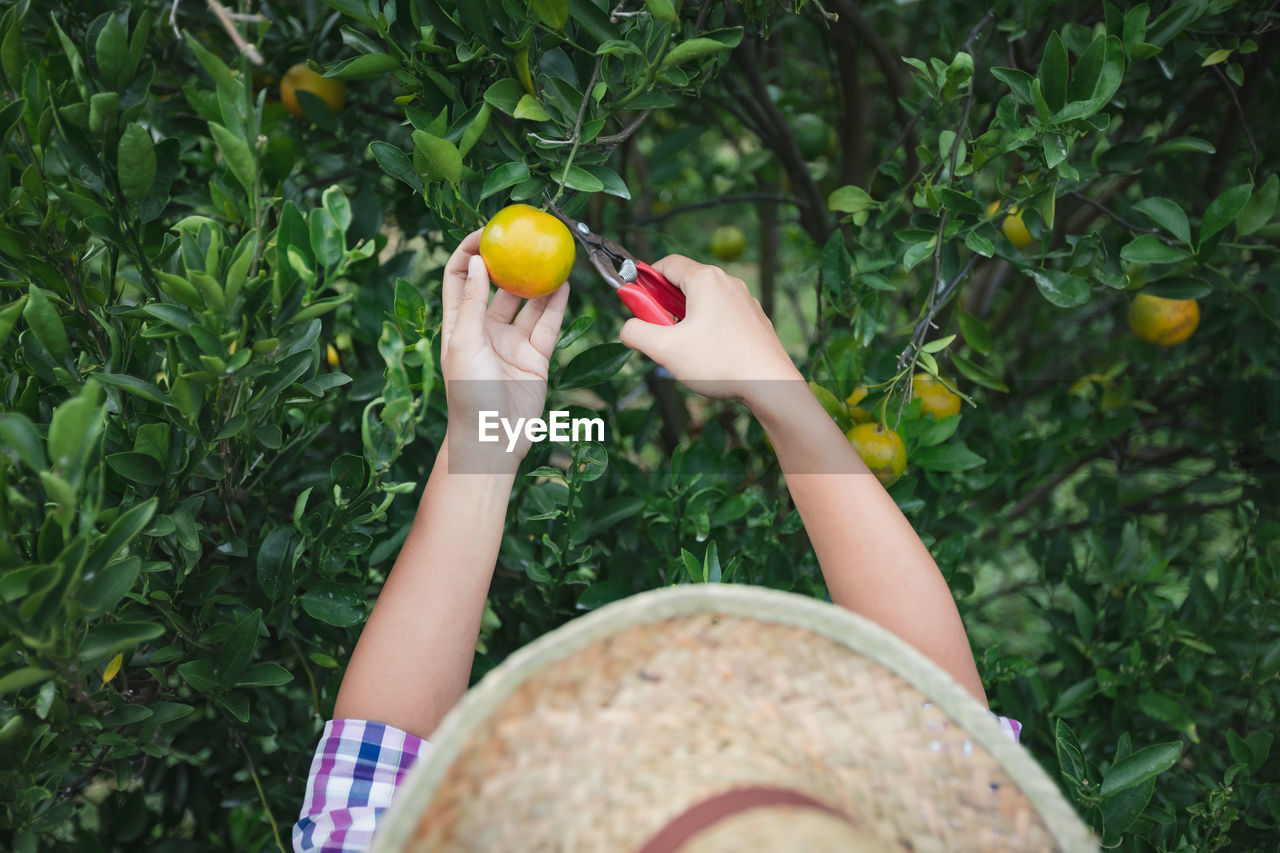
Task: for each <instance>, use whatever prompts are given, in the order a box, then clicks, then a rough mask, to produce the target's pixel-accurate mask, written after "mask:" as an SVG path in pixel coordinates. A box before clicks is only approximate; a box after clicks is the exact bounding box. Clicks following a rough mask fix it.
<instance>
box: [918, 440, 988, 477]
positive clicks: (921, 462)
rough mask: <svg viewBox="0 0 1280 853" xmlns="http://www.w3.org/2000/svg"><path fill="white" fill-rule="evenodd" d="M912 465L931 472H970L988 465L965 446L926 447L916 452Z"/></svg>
mask: <svg viewBox="0 0 1280 853" xmlns="http://www.w3.org/2000/svg"><path fill="white" fill-rule="evenodd" d="M911 464H912V465H915V466H917V467H920V468H924V469H926V470H929V471H949V472H954V471H969V470H971V469H973V468H979V467H981V466H983V465H985V464H987V460H985V459H983V458H982V457H981V456H979V455H978V454H976V453H974V452H973V451H972V450H970V449H969V448H967V447H965V446H964V445H963V444H943V445H938V446H936V447H925V448H922V449H920V450H917V451H916V452H915V455H913V456H912V457H911Z"/></svg>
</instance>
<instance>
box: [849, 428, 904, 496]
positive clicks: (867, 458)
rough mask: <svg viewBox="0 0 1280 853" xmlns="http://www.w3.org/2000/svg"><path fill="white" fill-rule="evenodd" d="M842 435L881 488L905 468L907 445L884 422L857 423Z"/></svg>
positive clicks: (886, 485)
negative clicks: (874, 476)
mask: <svg viewBox="0 0 1280 853" xmlns="http://www.w3.org/2000/svg"><path fill="white" fill-rule="evenodd" d="M845 438H847V439H849V443H850V444H851V445H853V449H854V450H856V451H857V452H858V455H859V456H861V457H862V461H863V462H865V463H866V465H867V467H868V468H870V469H871V473H872V474H875V475H876V479H877V480H879V481H880V484H881V485H882V486H884V487H885V488H888V487H889V486H892V485H893V484H894V483H896V482H897V481H898V478H899V477H901V476H902V472H904V471H906V470H907V446H906V445H905V444H903V443H902V438H901V437H900V436H899V435H898V434H897V433H896V432H894V431H893V430H891V429H889V428H888V427H887V426H885V425H884V424H876V423H866V424H858V425H857V426H856V427H854V428H853V429H851V430H849V431H848V432H846V433H845Z"/></svg>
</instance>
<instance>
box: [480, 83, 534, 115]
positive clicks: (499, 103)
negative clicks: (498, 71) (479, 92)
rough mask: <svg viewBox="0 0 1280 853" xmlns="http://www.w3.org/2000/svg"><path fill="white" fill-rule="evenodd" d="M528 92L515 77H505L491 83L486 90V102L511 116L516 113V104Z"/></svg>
mask: <svg viewBox="0 0 1280 853" xmlns="http://www.w3.org/2000/svg"><path fill="white" fill-rule="evenodd" d="M526 94H528V93H527V92H525V90H524V86H522V85H521V84H520V81H519V80H517V79H516V78H514V77H504V78H503V79H501V80H499V81H498V82H496V83H494V84H493V85H491V86H490V87H489V88H488V89H486V90H485V92H484V102H485V103H486V104H488V105H489V106H491V107H493V108H494V109H495V110H498V111H499V112H503V113H506V114H507V115H509V116H513V115H515V111H516V105H517V104H519V103H520V99H521V98H522V97H524V96H525V95H526Z"/></svg>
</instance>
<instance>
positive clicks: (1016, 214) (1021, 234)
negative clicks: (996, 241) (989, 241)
mask: <svg viewBox="0 0 1280 853" xmlns="http://www.w3.org/2000/svg"><path fill="white" fill-rule="evenodd" d="M999 209H1000V202H998V201H993V202H991V205H990V206H989V207H988V208H987V216H990V215H991V214H993V213H995V212H996V211H997V210H999ZM1000 230H1002V231H1004V236H1005V237H1007V238H1008V239H1009V242H1010V243H1012V244H1013V245H1014V246H1016V247H1018V248H1019V249H1025V248H1027V247H1028V246H1030V245H1031V243H1032V237H1031V232H1030V231H1028V230H1027V225H1026V223H1025V222H1023V221H1022V211H1021V210H1019V209H1018V208H1016V207H1011V208H1009V212H1008V213H1007V214H1005V217H1004V221H1003V222H1002V223H1001V224H1000Z"/></svg>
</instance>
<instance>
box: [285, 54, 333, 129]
mask: <svg viewBox="0 0 1280 853" xmlns="http://www.w3.org/2000/svg"><path fill="white" fill-rule="evenodd" d="M299 91H302V92H310V93H311V94H312V95H315V96H316V97H317V98H319V99H320V100H322V101H324V103H325V106H327V107H328V108H329V112H331V113H333V114H334V115H337V114H338V113H340V112H341V111H342V107H343V105H344V104H346V102H347V87H346V86H344V85H343V83H342V81H341V80H335V79H334V78H332V77H325V76H324V75H322V74H317V73H316V72H314V71H312V70H311V69H310V68H308V67H307V66H306V63H304V62H299V63H298V64H297V65H294V66H293V67H291V68H290V69H289V70H288V71H286V72H285V73H284V78H283V79H281V81H280V100H281V101H283V102H284V106H285V109H287V110H288V111H289V112H291V113H293V114H294V115H295V116H297V117H298V118H306V114H305V113H304V112H303V111H302V105H301V104H299V103H298V92H299Z"/></svg>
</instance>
